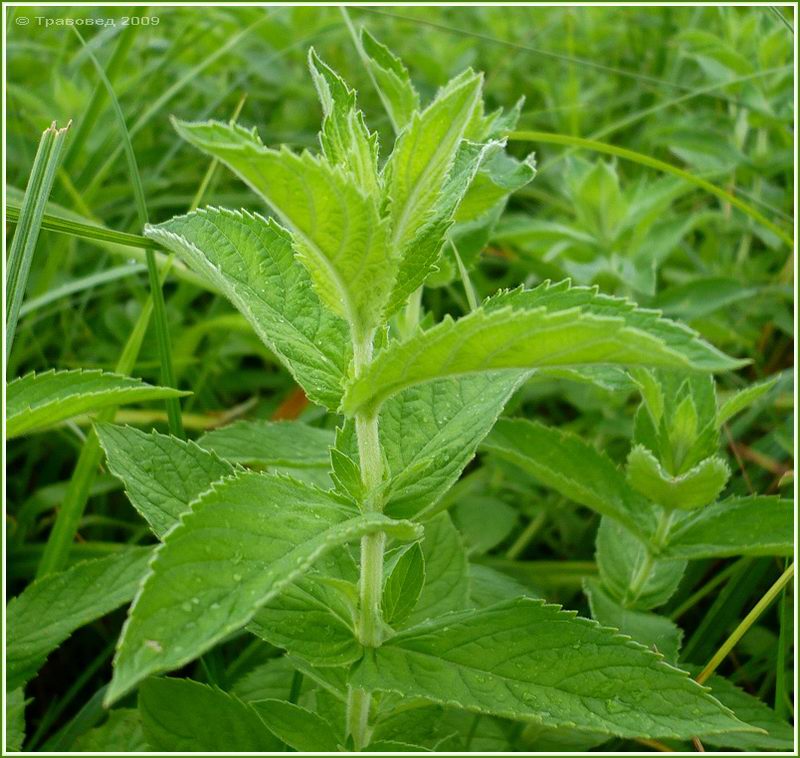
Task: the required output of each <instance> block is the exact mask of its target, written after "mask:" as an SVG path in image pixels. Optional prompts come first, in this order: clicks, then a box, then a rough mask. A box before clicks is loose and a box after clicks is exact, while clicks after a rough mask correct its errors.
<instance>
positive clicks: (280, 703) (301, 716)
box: [253, 700, 339, 753]
mask: <svg viewBox="0 0 800 758" xmlns="http://www.w3.org/2000/svg"><path fill="white" fill-rule="evenodd" d="M253 708H254V709H255V710H256V712H257V713H258V714H259V716H261V720H262V721H263V722H264V723H265V724H266V725H267V726H268V727H269V729H270V730H271V731H272V733H273V734H275V735H276V736H277V737H279V738H280V739H281V741H283V742H284V743H286V744H287V745H288V746H289V747H290V748H293V749H294V750H297V751H298V752H301V753H306V752H307V753H313V752H320V753H322V752H336V751H338V750H339V739H338V738H337V736H336V732H334V730H333V727H332V726H331V725H330V724H329V723H328V722H327V721H325V719H323V718H322V717H321V716H319V715H318V714H316V713H314V712H313V711H309V710H308V709H307V708H302V707H301V706H299V705H295V704H294V703H288V702H286V701H285V700H260V701H257V702H254V703H253Z"/></svg>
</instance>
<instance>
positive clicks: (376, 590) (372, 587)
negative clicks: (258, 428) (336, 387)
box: [347, 332, 386, 750]
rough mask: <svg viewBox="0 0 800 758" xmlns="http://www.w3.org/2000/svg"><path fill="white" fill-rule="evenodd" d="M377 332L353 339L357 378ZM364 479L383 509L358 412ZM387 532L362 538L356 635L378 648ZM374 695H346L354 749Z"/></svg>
mask: <svg viewBox="0 0 800 758" xmlns="http://www.w3.org/2000/svg"><path fill="white" fill-rule="evenodd" d="M373 337H374V333H373V332H369V333H367V334H364V335H360V336H359V337H356V338H354V340H353V365H354V370H355V375H356V377H358V376H360V375H361V374H362V373H363V372H364V370H365V369H366V368H367V367H368V366H369V364H370V363H371V361H372V341H373ZM355 424H356V439H357V441H358V458H359V465H360V467H361V482H362V484H363V485H364V502H363V505H362V508H363V510H364V511H366V512H369V511H380V510H381V506H382V503H381V502H380V485H381V481H382V479H383V454H382V452H381V442H380V436H379V432H378V417H377V415H366V414H362V413H360V414H357V415H356V418H355ZM385 546H386V535H385V534H383V533H382V532H378V533H375V534H369V535H366V536H364V537H362V538H361V573H360V576H359V581H358V596H359V607H358V620H357V622H356V635H357V636H358V640H359V642H360V643H361V644H362V645H363V646H364V647H379V646H380V644H381V642H382V641H383V617H382V615H381V597H382V595H383V552H384V548H385ZM371 699H372V695H371V694H370V693H369V692H367V691H365V690H362V689H350V690H349V691H348V696H347V731H348V734H349V735H350V736H351V737H352V738H353V742H354V743H355V749H356V750H361V749H362V748H363V747H365V746H366V745H367V744H368V742H369V707H370V701H371Z"/></svg>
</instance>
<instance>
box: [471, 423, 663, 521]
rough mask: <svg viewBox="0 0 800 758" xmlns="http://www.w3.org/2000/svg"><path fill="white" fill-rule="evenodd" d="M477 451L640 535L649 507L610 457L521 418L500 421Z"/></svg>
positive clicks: (649, 516) (648, 517) (573, 437)
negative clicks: (493, 456) (489, 453)
mask: <svg viewBox="0 0 800 758" xmlns="http://www.w3.org/2000/svg"><path fill="white" fill-rule="evenodd" d="M482 448H483V449H484V450H487V451H489V452H491V453H493V454H494V455H498V456H500V457H501V458H504V459H505V460H508V461H510V462H511V463H514V464H515V465H517V466H519V467H520V468H522V469H524V470H525V471H527V472H529V473H530V474H532V475H533V476H534V477H536V479H537V480H538V481H539V482H540V483H541V484H543V485H545V486H546V487H550V488H552V489H554V490H556V491H557V492H558V493H560V494H561V495H563V496H564V497H566V498H569V499H570V500H573V501H574V502H576V503H580V504H581V505H585V506H586V507H588V508H591V509H592V510H595V511H597V512H598V513H600V514H602V515H604V516H608V517H610V518H613V519H616V520H617V521H619V522H620V523H622V524H624V525H625V526H626V527H628V529H630V530H631V531H633V532H635V533H636V534H639V535H641V536H643V537H645V536H647V535H649V534H651V533H652V531H653V530H654V529H655V519H654V516H653V513H652V509H651V508H649V507H648V503H647V501H646V500H644V499H643V498H642V497H641V496H640V495H639V494H638V493H636V492H635V491H634V490H632V489H631V487H630V486H629V485H628V483H627V482H626V481H625V477H624V475H623V474H622V473H621V472H620V471H619V469H618V468H617V467H616V466H615V465H614V463H613V462H612V461H611V459H610V458H608V457H607V456H606V455H605V454H603V453H601V452H599V451H598V450H597V449H596V448H594V447H592V446H591V445H590V444H588V443H587V442H584V441H583V440H582V439H580V438H579V437H577V436H576V435H574V434H569V433H567V432H562V431H561V430H559V429H554V428H551V427H547V426H544V425H543V424H540V423H538V422H536V421H527V420H525V419H505V418H504V419H500V421H498V422H497V424H496V425H495V427H494V429H492V431H491V432H490V433H489V436H488V437H487V438H486V439H485V440H484V442H483V445H482Z"/></svg>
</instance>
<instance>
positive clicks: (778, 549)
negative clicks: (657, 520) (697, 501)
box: [664, 495, 794, 560]
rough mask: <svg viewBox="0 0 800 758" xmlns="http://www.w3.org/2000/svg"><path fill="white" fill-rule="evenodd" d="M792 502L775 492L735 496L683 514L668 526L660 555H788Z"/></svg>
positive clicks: (791, 523) (692, 556)
mask: <svg viewBox="0 0 800 758" xmlns="http://www.w3.org/2000/svg"><path fill="white" fill-rule="evenodd" d="M793 535H794V503H793V501H791V500H785V499H782V498H780V497H777V496H770V495H753V496H750V497H736V498H729V499H727V500H723V501H721V502H719V503H715V504H714V505H709V506H708V507H707V508H703V509H702V510H699V511H694V512H692V513H690V514H687V515H686V516H685V517H684V518H683V519H682V520H681V521H679V522H677V523H676V525H675V526H674V527H673V528H672V531H671V532H670V536H669V543H668V545H667V548H666V550H665V551H664V555H665V556H668V557H671V558H673V557H674V558H684V559H689V560H693V559H698V558H726V557H729V556H734V555H786V556H790V555H792V552H793V550H794V547H793Z"/></svg>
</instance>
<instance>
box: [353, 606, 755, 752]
mask: <svg viewBox="0 0 800 758" xmlns="http://www.w3.org/2000/svg"><path fill="white" fill-rule="evenodd" d="M351 683H352V684H353V686H361V687H365V688H368V689H377V690H382V691H389V692H397V693H400V694H402V695H404V696H406V697H422V698H426V699H429V700H433V701H435V702H441V703H447V704H450V705H455V706H458V707H460V708H464V709H466V710H470V711H474V712H476V713H487V714H493V715H496V716H502V717H506V718H512V719H530V720H532V721H535V722H538V723H542V724H547V725H551V726H577V727H580V728H586V729H592V730H596V731H598V732H605V733H607V734H615V735H618V736H621V737H667V738H670V737H671V738H689V737H692V736H694V735H695V734H697V733H698V732H703V733H707V734H715V733H720V732H727V731H731V730H747V729H748V727H747V725H745V724H742V723H741V722H740V721H739V720H738V719H736V718H735V717H734V716H733V714H732V713H731V712H730V711H728V710H727V709H725V708H724V707H723V706H721V705H720V704H719V703H718V702H717V701H716V700H714V698H712V697H711V696H710V695H708V694H707V691H706V690H705V689H704V688H702V687H701V686H700V685H698V684H697V683H696V682H694V681H693V680H692V679H690V678H689V677H688V675H687V674H686V673H685V672H682V671H679V670H678V669H675V668H673V667H671V666H669V665H667V664H666V663H664V662H663V661H661V660H660V657H659V656H658V655H656V654H655V653H653V652H651V651H649V650H647V649H646V648H644V647H642V646H640V645H638V644H637V643H634V642H631V641H629V640H627V639H625V638H624V637H620V636H619V635H617V634H615V633H614V632H613V631H612V630H609V629H605V628H603V627H601V626H599V625H598V624H597V623H596V622H594V621H589V620H588V619H583V618H576V617H575V615H574V614H572V613H569V612H566V611H562V610H561V609H560V608H559V607H558V606H553V605H546V604H545V603H544V602H542V601H537V600H531V599H527V598H524V599H519V600H515V601H511V602H505V603H500V604H498V605H495V606H493V607H491V608H486V609H484V610H481V611H477V612H476V611H468V612H465V613H456V614H452V615H450V616H448V617H445V618H442V619H439V620H437V621H433V622H430V623H427V624H423V625H421V626H418V627H416V628H414V629H410V630H408V631H407V632H403V633H401V634H399V635H397V636H396V637H394V638H392V639H391V640H389V641H387V642H386V643H384V644H383V645H382V646H381V647H380V648H377V649H375V650H372V651H368V653H367V655H366V656H365V658H364V660H363V661H362V662H361V664H360V665H359V667H358V668H357V669H356V670H355V671H354V673H353V674H352V676H351Z"/></svg>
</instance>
